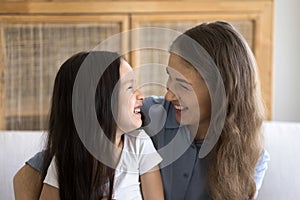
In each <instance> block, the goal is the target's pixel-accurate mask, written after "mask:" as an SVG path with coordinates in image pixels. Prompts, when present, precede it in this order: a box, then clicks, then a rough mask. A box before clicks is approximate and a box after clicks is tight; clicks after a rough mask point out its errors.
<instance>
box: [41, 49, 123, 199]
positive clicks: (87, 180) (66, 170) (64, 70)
mask: <svg viewBox="0 0 300 200" xmlns="http://www.w3.org/2000/svg"><path fill="white" fill-rule="evenodd" d="M90 53H91V52H90ZM92 53H93V54H94V55H96V56H97V55H99V56H101V58H102V57H103V58H104V59H105V58H108V59H111V58H117V59H114V61H113V62H112V63H111V64H110V65H109V66H108V68H107V69H106V70H105V71H104V73H103V75H102V76H101V78H100V80H99V82H98V85H97V89H96V95H95V109H96V114H97V118H98V121H99V123H100V125H101V128H102V129H103V131H104V133H105V134H106V136H107V137H108V139H109V140H110V141H112V142H114V140H115V133H116V128H117V127H116V122H115V120H114V117H113V114H112V110H111V100H112V93H113V90H114V89H115V87H117V82H118V80H119V78H120V74H119V68H120V56H119V55H118V54H117V53H112V52H100V51H99V52H98V51H97V52H96V51H95V52H92ZM88 55H89V53H88V52H81V53H78V54H76V55H74V56H72V57H71V58H69V59H68V60H67V61H66V62H65V63H63V65H62V66H61V68H60V69H59V71H58V73H57V76H56V78H55V83H54V89H53V95H52V106H51V111H50V119H49V130H48V132H49V133H48V134H49V135H48V141H47V146H46V151H45V158H44V163H43V169H44V170H43V177H45V176H46V174H47V169H48V166H49V164H50V162H51V160H52V158H53V156H55V158H56V160H55V161H56V167H57V174H58V182H59V193H60V199H62V200H64V199H72V200H99V199H101V198H103V196H108V198H109V199H111V196H112V186H113V182H114V173H115V170H114V169H112V168H110V167H108V166H106V165H104V164H103V163H101V162H99V161H98V160H97V159H95V158H94V157H93V156H92V155H91V154H90V153H89V152H88V150H87V149H86V148H85V146H84V145H83V143H82V142H81V140H80V138H79V136H78V133H77V131H76V128H75V124H74V119H73V114H72V91H73V86H74V82H75V79H76V75H77V73H78V70H79V68H80V66H81V64H82V63H83V61H84V59H85V58H86V57H87V56H88ZM117 91H118V90H117ZM86 134H89V133H86ZM108 186H109V187H108Z"/></svg>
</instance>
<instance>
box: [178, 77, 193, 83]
mask: <svg viewBox="0 0 300 200" xmlns="http://www.w3.org/2000/svg"><path fill="white" fill-rule="evenodd" d="M175 80H176V81H178V82H181V83H186V84H188V85H192V84H191V83H190V82H188V81H186V80H185V79H182V78H175Z"/></svg>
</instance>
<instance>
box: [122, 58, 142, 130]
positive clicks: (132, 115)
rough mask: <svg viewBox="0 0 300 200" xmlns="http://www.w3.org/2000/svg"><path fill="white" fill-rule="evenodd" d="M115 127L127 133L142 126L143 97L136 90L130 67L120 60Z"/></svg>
mask: <svg viewBox="0 0 300 200" xmlns="http://www.w3.org/2000/svg"><path fill="white" fill-rule="evenodd" d="M119 84H120V87H119V102H118V104H119V107H118V120H117V126H118V128H119V129H121V130H122V132H124V133H127V132H129V131H132V130H134V129H137V128H139V127H141V126H142V119H141V113H140V111H141V107H142V100H143V99H144V95H143V94H142V93H141V92H140V91H139V90H137V88H136V80H135V76H134V73H133V70H132V68H131V66H130V65H129V64H128V63H127V62H126V61H125V60H124V59H121V65H120V82H119Z"/></svg>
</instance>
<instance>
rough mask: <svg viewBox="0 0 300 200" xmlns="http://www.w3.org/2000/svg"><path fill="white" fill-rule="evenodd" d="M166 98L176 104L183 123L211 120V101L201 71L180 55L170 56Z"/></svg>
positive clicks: (193, 123) (179, 117)
mask: <svg viewBox="0 0 300 200" xmlns="http://www.w3.org/2000/svg"><path fill="white" fill-rule="evenodd" d="M167 73H168V75H169V78H168V82H167V87H168V91H167V93H166V95H165V98H166V99H167V100H168V101H170V102H171V103H172V104H173V105H174V109H175V112H176V121H177V122H179V123H180V124H182V125H197V123H199V125H200V126H201V125H205V124H206V123H209V121H210V115H211V102H210V95H209V91H208V88H207V86H206V83H205V81H204V80H203V79H202V77H201V76H200V75H199V73H198V72H197V71H196V70H195V69H194V68H193V67H192V66H191V65H190V64H189V63H187V62H186V61H184V60H183V59H181V58H180V57H179V56H177V55H175V54H172V53H171V55H170V58H169V67H168V68H167Z"/></svg>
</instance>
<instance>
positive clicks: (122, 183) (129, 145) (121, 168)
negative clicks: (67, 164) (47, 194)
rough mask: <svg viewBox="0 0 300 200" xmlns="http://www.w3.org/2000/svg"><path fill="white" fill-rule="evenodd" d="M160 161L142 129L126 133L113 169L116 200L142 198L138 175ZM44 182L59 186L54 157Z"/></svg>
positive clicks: (136, 199) (137, 199)
mask: <svg viewBox="0 0 300 200" xmlns="http://www.w3.org/2000/svg"><path fill="white" fill-rule="evenodd" d="M161 161H162V158H161V156H160V155H159V154H158V153H157V151H156V149H155V148H154V146H153V143H152V141H151V139H150V137H149V136H148V135H147V133H145V131H144V130H135V131H132V132H130V133H126V134H125V135H124V146H123V150H122V153H121V157H120V161H119V163H118V165H117V169H116V171H115V181H114V192H113V197H114V198H115V199H117V200H119V199H125V200H130V199H132V200H139V199H142V195H141V190H140V182H139V176H140V175H142V174H144V173H146V172H148V171H149V170H151V169H152V168H153V167H155V166H156V165H158V164H159V163H160V162H161ZM44 183H47V184H49V185H51V186H53V187H56V188H59V184H58V178H57V170H56V163H55V159H54V158H53V159H52V161H51V163H50V166H49V168H48V171H47V175H46V177H45V180H44Z"/></svg>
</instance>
